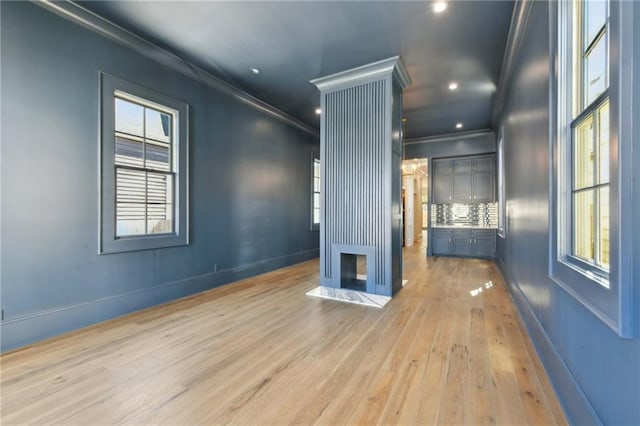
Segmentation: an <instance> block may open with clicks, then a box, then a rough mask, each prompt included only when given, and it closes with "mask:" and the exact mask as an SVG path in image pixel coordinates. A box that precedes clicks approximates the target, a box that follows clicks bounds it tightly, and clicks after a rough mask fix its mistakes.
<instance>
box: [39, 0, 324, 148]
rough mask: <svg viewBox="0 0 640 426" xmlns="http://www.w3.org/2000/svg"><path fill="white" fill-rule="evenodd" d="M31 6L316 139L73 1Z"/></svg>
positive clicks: (261, 104) (296, 123) (264, 106)
mask: <svg viewBox="0 0 640 426" xmlns="http://www.w3.org/2000/svg"><path fill="white" fill-rule="evenodd" d="M34 3H35V4H37V5H38V6H40V7H43V8H44V9H47V10H49V11H51V12H54V13H56V14H58V15H60V16H62V17H64V18H66V19H68V20H70V21H72V22H74V23H76V24H79V25H81V26H83V27H85V28H88V29H90V30H92V31H94V32H96V33H98V34H100V35H103V36H105V37H107V38H109V39H111V40H114V41H116V42H118V43H120V44H123V45H125V46H127V47H129V48H131V49H133V50H135V51H136V52H137V53H139V54H141V55H143V56H146V57H148V58H150V59H152V60H154V61H156V62H159V63H161V64H162V65H165V66H167V67H169V68H171V69H173V70H175V71H178V72H180V73H181V74H184V75H186V76H188V77H190V78H192V79H194V80H198V81H200V82H202V83H204V84H206V85H207V86H209V87H211V88H213V89H215V90H217V91H219V92H222V93H224V94H226V95H229V96H231V97H233V98H234V99H236V100H238V101H240V102H242V103H243V104H245V105H248V106H250V107H251V108H254V109H256V110H258V111H261V112H263V113H264V114H267V115H269V116H271V117H273V118H275V119H277V120H280V121H282V122H284V123H286V124H288V125H290V126H292V127H294V128H296V129H298V130H302V131H303V132H306V133H309V134H311V135H313V136H319V132H318V130H317V129H314V128H313V127H311V126H309V125H308V124H306V123H304V122H302V121H300V120H298V119H296V118H294V117H292V116H290V115H289V114H287V113H285V112H283V111H280V110H279V109H277V108H275V107H274V106H272V105H270V104H268V103H266V102H264V101H262V100H260V99H258V98H256V97H255V96H253V95H251V94H249V93H247V92H245V91H244V90H242V89H240V88H238V87H236V86H234V85H233V84H231V83H228V82H226V81H224V80H222V79H220V78H218V77H216V76H214V75H213V74H211V73H210V72H208V71H206V70H204V69H202V68H200V67H198V66H196V65H194V64H192V63H190V62H188V61H186V60H184V59H182V58H181V57H180V56H179V55H178V54H176V53H174V52H171V51H169V50H167V49H164V48H162V47H160V46H158V45H156V44H154V43H151V42H150V41H148V40H146V39H144V38H143V37H140V36H139V35H137V34H134V33H132V32H131V31H129V30H126V29H124V28H122V27H120V26H118V25H116V24H114V23H113V22H111V21H108V20H106V19H105V18H103V17H101V16H99V15H96V14H95V13H93V12H91V11H89V10H87V9H85V8H83V7H82V6H80V5H78V4H76V3H74V2H73V1H70V0H62V1H52V0H38V1H34Z"/></svg>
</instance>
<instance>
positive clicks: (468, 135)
mask: <svg viewBox="0 0 640 426" xmlns="http://www.w3.org/2000/svg"><path fill="white" fill-rule="evenodd" d="M493 134H494V132H493V130H491V129H483V130H471V131H467V132H460V133H449V134H446V135H437V136H428V137H426V138H413V139H406V140H405V141H404V145H415V144H421V143H431V142H446V141H451V140H459V139H473V138H479V137H483V136H487V135H493Z"/></svg>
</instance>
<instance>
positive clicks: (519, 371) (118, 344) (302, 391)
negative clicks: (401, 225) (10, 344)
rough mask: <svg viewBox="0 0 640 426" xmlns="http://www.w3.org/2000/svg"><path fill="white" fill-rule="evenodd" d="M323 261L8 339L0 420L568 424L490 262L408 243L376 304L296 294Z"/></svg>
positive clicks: (315, 280)
mask: <svg viewBox="0 0 640 426" xmlns="http://www.w3.org/2000/svg"><path fill="white" fill-rule="evenodd" d="M318 268H319V267H318V261H317V260H315V261H310V262H305V263H302V264H299V265H295V266H292V267H289V268H285V269H281V270H278V271H274V272H271V273H268V274H264V275H261V276H258V277H254V278H250V279H247V280H244V281H240V282H237V283H234V284H231V285H227V286H224V287H221V288H218V289H214V290H211V291H208V292H205V293H201V294H199V295H196V296H193V297H189V298H186V299H182V300H179V301H176V302H173V303H170V304H167V305H163V306H160V307H156V308H151V309H148V310H145V311H142V312H138V313H134V314H131V315H127V316H124V317H121V318H118V319H115V320H112V321H109V322H105V323H102V324H99V325H96V326H92V327H89V328H86V329H83V330H80V331H78V332H74V333H72V334H68V335H65V336H61V337H58V338H55V339H51V340H48V341H45V342H42V343H39V344H36V345H33V346H30V347H27V348H24V349H21V350H18V351H15V352H12V353H8V354H5V355H3V356H2V357H0V363H1V364H0V369H1V370H0V374H1V382H0V390H1V399H0V410H1V414H0V416H1V417H0V421H1V423H2V424H5V425H8V424H23V423H35V424H51V423H61V424H86V425H88V424H98V423H101V424H112V423H127V424H238V425H254V424H263V425H286V424H305V425H306V424H318V425H342V424H348V425H351V424H363V425H372V424H381V425H393V424H399V425H427V424H451V425H483V424H505V425H506V424H508V425H525V424H532V425H543V424H544V425H550V424H566V420H565V418H564V415H563V413H562V410H561V409H560V407H559V405H558V402H557V400H556V397H555V395H554V392H553V390H552V388H551V386H550V384H549V381H548V378H547V376H546V373H545V371H544V369H543V368H542V366H541V364H540V361H539V360H538V358H537V356H536V353H535V350H534V349H533V347H532V345H531V342H530V340H529V338H528V336H527V334H526V332H525V330H524V328H523V326H522V324H521V321H520V319H519V316H518V314H517V312H516V310H515V307H514V305H513V302H512V300H511V298H510V296H509V294H508V291H507V289H506V288H505V285H504V282H503V280H502V278H501V276H500V274H499V272H498V270H497V268H496V266H495V264H494V263H493V262H489V261H484V260H472V259H452V258H442V257H441V258H428V259H427V258H425V257H424V249H423V248H421V247H418V246H414V247H411V248H408V249H405V251H404V278H405V279H408V280H409V282H408V283H407V285H406V287H405V288H404V289H403V290H402V291H401V292H400V293H399V294H398V295H397V297H395V298H394V299H393V300H392V301H391V302H389V304H388V305H387V306H386V307H385V308H383V309H377V308H370V307H364V306H359V305H351V304H346V303H341V302H335V301H330V300H324V299H318V298H312V297H309V296H305V292H306V291H308V290H310V289H311V288H313V287H315V286H317V285H318V284H319V277H318ZM488 282H491V284H492V286H489V285H487V284H486V283H488ZM478 288H482V292H479V291H478V292H476V291H474V290H477V289H478ZM472 291H473V293H472ZM472 294H475V296H474V295H472Z"/></svg>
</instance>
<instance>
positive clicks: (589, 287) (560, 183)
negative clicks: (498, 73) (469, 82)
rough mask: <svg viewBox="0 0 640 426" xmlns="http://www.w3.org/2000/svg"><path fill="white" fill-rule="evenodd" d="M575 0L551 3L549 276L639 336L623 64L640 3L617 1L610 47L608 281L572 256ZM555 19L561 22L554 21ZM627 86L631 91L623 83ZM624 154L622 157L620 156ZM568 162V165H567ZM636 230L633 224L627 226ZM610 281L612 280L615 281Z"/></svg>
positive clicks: (627, 75)
mask: <svg viewBox="0 0 640 426" xmlns="http://www.w3.org/2000/svg"><path fill="white" fill-rule="evenodd" d="M570 7H571V2H550V4H549V8H550V16H551V22H552V25H551V58H550V59H551V70H550V71H551V72H550V74H551V76H552V78H551V81H550V86H551V90H550V111H551V113H550V118H551V120H550V123H551V127H550V144H551V146H550V153H551V158H550V164H551V165H552V167H550V174H551V176H550V188H549V192H550V201H551V208H550V209H549V224H550V226H549V241H550V256H549V276H550V278H551V279H552V280H553V281H554V282H556V283H557V284H558V285H559V286H560V287H562V288H563V289H564V290H566V291H567V293H569V294H570V295H571V296H572V297H573V298H575V299H576V300H577V301H578V302H579V303H581V304H582V305H583V306H584V307H585V308H586V309H588V310H589V311H590V312H592V313H593V314H594V315H595V316H596V317H598V318H599V319H600V320H601V321H602V322H604V323H605V324H606V325H608V326H609V327H610V328H611V329H613V330H614V331H615V332H616V333H617V334H618V335H619V336H621V337H625V338H632V337H633V335H634V330H633V306H632V300H633V292H632V290H633V288H632V280H631V274H632V272H631V271H632V268H633V264H632V258H631V246H632V237H633V236H632V235H631V233H628V232H627V233H625V232H620V230H621V229H625V226H629V227H630V226H631V223H632V221H633V220H632V217H631V216H632V209H631V200H629V199H628V198H629V197H627V199H625V197H622V196H620V194H624V193H630V192H627V191H625V186H626V185H627V184H626V183H625V180H626V181H628V182H630V181H631V170H632V169H631V165H630V164H628V161H625V159H627V158H631V146H632V138H631V133H632V114H631V108H630V107H627V106H628V105H630V104H631V101H632V90H629V89H630V88H631V87H633V86H632V73H633V72H632V67H631V66H623V65H624V61H623V60H622V58H621V57H620V56H619V55H620V54H623V55H626V54H631V52H633V49H629V48H627V49H625V48H624V46H626V45H627V44H631V45H632V39H633V18H632V17H633V3H632V2H618V1H611V3H610V17H609V19H610V21H609V28H608V31H609V43H610V44H611V46H618V48H617V49H615V48H611V49H609V55H610V56H609V76H610V77H609V89H608V94H609V102H610V123H611V124H612V125H611V126H610V135H609V136H610V142H609V143H610V155H611V158H610V183H609V188H610V218H611V219H610V270H609V277H608V280H606V281H603V278H602V277H600V276H598V275H596V274H594V273H593V272H592V271H590V270H588V268H581V267H580V265H579V263H576V262H574V261H567V251H566V250H567V247H570V241H567V236H568V235H570V233H568V232H567V228H566V227H567V221H566V217H567V201H568V200H567V194H568V193H569V192H570V191H569V187H568V185H569V184H570V180H568V179H567V178H566V176H567V175H566V173H565V171H566V170H569V171H571V157H570V155H569V154H570V153H569V154H568V153H567V152H566V151H567V147H569V148H570V146H571V145H570V144H568V140H570V139H569V138H570V137H571V133H570V132H571V104H570V99H571V97H570V94H571V92H570V91H571V90H572V89H571V82H572V79H571V78H569V77H570V76H571V74H570V72H571V69H570V63H571V62H570V57H569V56H568V55H569V52H570V50H569V46H570V44H569V43H570V42H571V40H570V38H568V37H569V36H570V34H571V31H572V28H571V24H570V21H566V20H563V17H565V16H570V12H571V10H570ZM553 23H557V25H554V24H553ZM625 87H626V88H627V89H626V91H624V90H622V88H625ZM616 153H617V154H618V155H617V157H616V156H615V155H616ZM562 168H564V170H565V171H563V170H562ZM627 229H630V228H627ZM607 286H608V287H607Z"/></svg>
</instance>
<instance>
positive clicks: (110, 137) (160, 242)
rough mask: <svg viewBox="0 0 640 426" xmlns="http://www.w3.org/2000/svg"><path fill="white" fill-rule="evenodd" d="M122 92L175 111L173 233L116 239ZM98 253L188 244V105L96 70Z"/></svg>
mask: <svg viewBox="0 0 640 426" xmlns="http://www.w3.org/2000/svg"><path fill="white" fill-rule="evenodd" d="M116 92H122V93H126V94H129V95H132V96H134V97H136V98H141V99H144V100H146V101H149V102H150V103H152V104H157V105H162V106H164V107H167V108H170V109H172V110H173V111H175V117H176V118H175V122H174V143H176V144H177V146H176V148H175V151H174V154H175V155H176V159H175V167H176V170H175V178H174V179H175V182H174V191H175V194H174V200H175V205H174V209H175V210H174V218H175V219H174V232H172V233H167V234H158V235H137V236H130V237H120V238H116V229H115V227H116V211H115V205H116V187H115V186H116V185H115V165H114V162H115V136H114V135H115V106H114V105H115V94H116ZM99 104H100V123H99V128H100V151H99V152H100V156H99V161H98V162H99V164H98V166H99V170H100V175H99V189H100V197H99V198H100V220H99V224H100V231H99V247H98V252H99V253H100V254H107V253H120V252H128V251H137V250H148V249H157V248H164V247H174V246H181V245H186V244H188V243H189V219H188V218H189V209H188V202H189V198H188V192H189V186H188V176H189V171H188V164H189V159H188V157H189V140H188V129H189V107H188V105H187V104H186V103H184V102H181V101H178V100H176V99H173V98H171V97H169V96H166V95H163V94H160V93H157V92H155V91H153V90H151V89H148V88H146V87H143V86H140V85H137V84H134V83H131V82H129V81H126V80H123V79H120V78H118V77H114V76H112V75H109V74H106V73H100V102H99Z"/></svg>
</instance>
